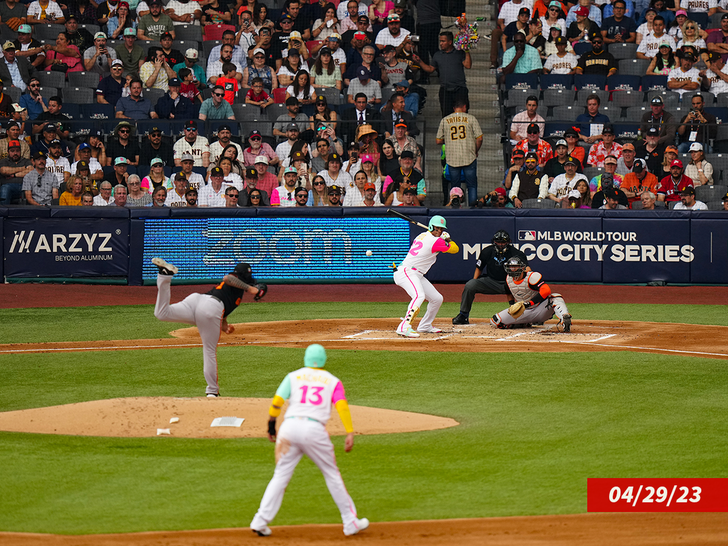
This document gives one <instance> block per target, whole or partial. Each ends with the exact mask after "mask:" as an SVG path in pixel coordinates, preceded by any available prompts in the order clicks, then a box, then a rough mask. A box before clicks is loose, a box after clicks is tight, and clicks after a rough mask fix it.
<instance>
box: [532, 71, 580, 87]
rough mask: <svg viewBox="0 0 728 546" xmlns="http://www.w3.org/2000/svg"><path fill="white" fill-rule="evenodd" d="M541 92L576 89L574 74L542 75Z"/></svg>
mask: <svg viewBox="0 0 728 546" xmlns="http://www.w3.org/2000/svg"><path fill="white" fill-rule="evenodd" d="M539 81H540V85H541V90H542V91H545V90H547V89H562V90H568V89H573V88H574V76H573V75H572V74H542V75H541V78H540V80H539Z"/></svg>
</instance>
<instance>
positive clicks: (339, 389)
mask: <svg viewBox="0 0 728 546" xmlns="http://www.w3.org/2000/svg"><path fill="white" fill-rule="evenodd" d="M339 400H346V393H345V392H344V384H343V383H342V382H341V381H339V382H338V383H337V384H336V387H334V394H333V395H332V396H331V402H332V403H333V404H334V405H336V403H337V402H338V401H339Z"/></svg>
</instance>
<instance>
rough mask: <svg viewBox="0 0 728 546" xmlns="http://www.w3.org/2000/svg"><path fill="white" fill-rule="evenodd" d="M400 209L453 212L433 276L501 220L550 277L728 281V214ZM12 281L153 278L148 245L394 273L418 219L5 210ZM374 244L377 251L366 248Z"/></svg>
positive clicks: (346, 212) (218, 260) (263, 271)
mask: <svg viewBox="0 0 728 546" xmlns="http://www.w3.org/2000/svg"><path fill="white" fill-rule="evenodd" d="M398 210H400V211H401V212H403V213H404V214H407V215H409V216H411V217H412V218H413V219H415V220H418V221H420V222H422V223H425V224H426V223H427V221H428V219H429V217H430V216H432V215H433V214H441V215H443V216H445V217H446V219H447V222H448V232H449V233H450V234H451V236H452V238H453V240H455V241H456V242H457V243H458V245H460V253H459V254H458V255H455V256H449V255H446V256H441V257H440V258H439V259H438V261H437V263H436V264H435V266H434V267H433V268H432V269H431V270H430V273H429V274H428V278H429V279H430V280H431V281H433V282H459V283H462V282H465V281H467V280H468V279H470V278H472V274H473V269H474V266H475V261H476V259H477V256H478V254H479V252H480V250H481V249H482V248H483V247H485V246H487V245H488V244H490V239H491V237H492V235H493V233H494V232H495V231H497V230H499V229H505V230H506V231H508V232H509V233H510V234H511V237H512V239H513V243H514V244H515V245H517V246H518V247H519V248H521V250H523V251H524V252H525V253H526V255H527V257H528V259H529V262H530V265H531V267H532V268H534V269H535V270H538V271H541V272H542V273H543V274H544V275H545V277H546V278H547V279H549V280H550V281H552V282H562V283H563V282H568V283H579V282H589V283H646V282H659V281H663V282H667V283H684V284H728V213H727V212H714V211H705V212H702V211H701V212H681V211H670V210H661V211H592V210H583V211H582V210H577V211H573V210H534V209H530V210H522V209H521V210H515V209H508V210H451V209H429V210H428V209H424V208H409V209H408V208H404V207H399V208H398ZM0 231H1V233H2V237H3V260H2V265H1V266H0V267H1V271H0V273H1V274H2V275H3V276H4V278H5V279H6V280H7V281H9V282H24V281H29V280H34V279H35V280H39V279H43V280H49V279H51V280H52V279H57V280H59V281H60V280H64V279H77V280H87V281H89V282H99V281H102V282H103V281H108V282H124V283H128V284H132V285H139V284H151V283H153V282H154V279H155V277H156V268H155V267H153V266H152V265H151V263H150V259H151V258H152V257H153V256H163V257H164V258H165V259H167V260H169V261H171V262H173V263H175V264H177V265H179V266H180V274H179V275H178V276H177V277H175V279H176V280H177V281H179V282H189V283H194V282H209V281H217V280H219V279H220V278H221V277H222V276H223V275H224V274H225V273H227V272H229V271H230V270H231V269H232V268H233V267H234V265H235V264H236V263H238V262H242V261H246V262H249V263H251V264H253V266H254V270H255V272H256V276H257V277H259V278H261V279H265V280H266V281H268V282H288V283H301V282H327V283H330V282H351V283H361V282H381V283H386V282H392V264H393V263H399V262H400V261H401V260H402V259H403V258H404V256H405V255H406V253H407V250H408V249H409V245H410V242H411V240H412V239H413V238H414V237H415V236H416V235H417V234H418V233H420V232H421V228H418V227H417V226H413V225H411V224H409V223H407V222H405V221H404V220H401V219H398V218H396V217H394V216H391V215H388V214H387V212H386V209H385V208H383V207H380V208H377V209H362V208H351V209H330V208H321V209H278V208H261V209H247V208H239V209H235V210H233V211H230V210H228V209H194V210H193V209H189V210H188V209H166V208H164V209H151V208H140V209H115V208H81V207H79V208H75V207H73V208H70V207H46V208H38V207H17V208H6V209H0ZM367 250H371V251H372V253H373V255H372V256H371V257H367V256H366V251H367Z"/></svg>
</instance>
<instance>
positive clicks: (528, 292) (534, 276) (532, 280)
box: [506, 271, 541, 301]
mask: <svg viewBox="0 0 728 546" xmlns="http://www.w3.org/2000/svg"><path fill="white" fill-rule="evenodd" d="M506 282H507V283H508V289H509V290H510V291H511V294H513V297H514V298H515V300H516V301H531V300H532V299H533V298H534V297H535V296H536V294H538V288H537V286H538V285H539V283H540V282H541V273H536V272H535V271H532V272H530V273H526V276H525V277H524V278H523V279H522V280H521V281H520V282H518V283H516V281H515V280H513V277H511V276H508V277H507V278H506Z"/></svg>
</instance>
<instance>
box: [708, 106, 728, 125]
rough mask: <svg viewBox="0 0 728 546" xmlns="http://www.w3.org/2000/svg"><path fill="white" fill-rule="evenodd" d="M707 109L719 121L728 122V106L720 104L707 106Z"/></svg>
mask: <svg viewBox="0 0 728 546" xmlns="http://www.w3.org/2000/svg"><path fill="white" fill-rule="evenodd" d="M705 111H706V112H708V113H710V114H713V115H714V116H715V117H716V121H717V122H718V123H728V108H720V107H718V106H706V107H705Z"/></svg>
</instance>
